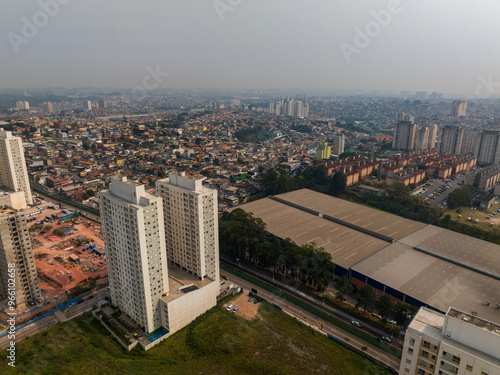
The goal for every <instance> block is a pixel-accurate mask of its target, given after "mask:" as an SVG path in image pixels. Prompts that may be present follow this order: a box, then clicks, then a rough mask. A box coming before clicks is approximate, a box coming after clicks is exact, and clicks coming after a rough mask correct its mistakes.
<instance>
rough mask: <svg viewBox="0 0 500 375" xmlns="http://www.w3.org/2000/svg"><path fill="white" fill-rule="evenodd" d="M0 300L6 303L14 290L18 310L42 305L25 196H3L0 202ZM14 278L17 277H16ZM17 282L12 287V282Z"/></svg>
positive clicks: (9, 193)
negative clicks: (25, 209) (11, 287)
mask: <svg viewBox="0 0 500 375" xmlns="http://www.w3.org/2000/svg"><path fill="white" fill-rule="evenodd" d="M0 200H1V202H0V203H1V205H2V207H3V208H0V296H1V297H2V298H4V299H7V298H8V297H9V295H10V293H9V288H10V286H11V285H13V286H14V293H15V303H16V306H17V309H20V310H23V309H25V308H26V307H27V306H28V305H33V304H34V303H36V302H40V299H41V297H42V295H41V292H40V285H39V282H38V276H37V272H36V267H35V260H34V259H33V253H32V248H31V241H30V235H29V232H28V222H27V220H26V214H25V213H24V211H23V210H22V209H24V208H26V201H25V198H24V195H23V194H22V192H8V191H7V192H2V196H1V198H0ZM12 274H15V276H14V277H13V276H12ZM12 278H15V281H14V282H13V283H10V285H9V279H12Z"/></svg>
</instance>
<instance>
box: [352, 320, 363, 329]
mask: <svg viewBox="0 0 500 375" xmlns="http://www.w3.org/2000/svg"><path fill="white" fill-rule="evenodd" d="M351 324H352V325H353V326H356V327H358V328H361V327H362V325H361V323H360V322H358V321H356V320H353V321H352V322H351Z"/></svg>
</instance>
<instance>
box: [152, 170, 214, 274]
mask: <svg viewBox="0 0 500 375" xmlns="http://www.w3.org/2000/svg"><path fill="white" fill-rule="evenodd" d="M205 179H206V177H201V176H196V177H193V176H186V174H185V173H184V172H181V173H179V174H176V173H170V174H169V177H168V178H166V179H163V180H159V181H157V183H156V190H157V193H158V194H159V196H160V197H161V198H162V199H163V207H164V217H165V241H166V249H167V256H168V260H169V261H170V262H172V263H174V264H176V265H177V266H179V267H181V268H182V269H184V270H185V271H187V272H189V273H191V274H193V275H195V276H196V277H198V278H199V279H200V280H203V279H204V278H205V277H209V278H210V279H212V280H219V261H218V259H219V234H218V230H215V228H218V216H217V191H216V190H214V189H209V188H206V187H205V186H203V180H205Z"/></svg>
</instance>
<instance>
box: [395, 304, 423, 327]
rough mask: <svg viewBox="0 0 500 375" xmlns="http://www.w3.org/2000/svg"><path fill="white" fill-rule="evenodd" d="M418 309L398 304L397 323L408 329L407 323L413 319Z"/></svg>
mask: <svg viewBox="0 0 500 375" xmlns="http://www.w3.org/2000/svg"><path fill="white" fill-rule="evenodd" d="M417 311H418V309H417V308H416V307H415V306H412V305H410V304H408V303H399V302H398V303H396V323H398V324H399V325H402V326H403V327H405V328H406V323H407V322H408V321H409V320H411V319H413V317H414V316H415V314H416V313H417Z"/></svg>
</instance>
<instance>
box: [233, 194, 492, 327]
mask: <svg viewBox="0 0 500 375" xmlns="http://www.w3.org/2000/svg"><path fill="white" fill-rule="evenodd" d="M239 208H242V209H244V210H245V211H247V212H251V213H252V214H253V215H254V216H255V217H258V218H261V219H262V220H263V221H264V222H265V223H266V225H267V230H268V231H269V232H270V233H272V234H274V235H276V236H278V237H280V238H287V237H289V238H291V239H292V240H293V241H295V242H296V243H297V244H304V243H312V242H314V243H315V244H316V245H317V246H321V247H323V248H324V250H325V251H327V252H328V253H330V254H331V255H332V261H333V262H334V263H335V265H336V267H335V270H334V272H335V274H337V275H339V276H342V275H347V276H348V277H349V279H350V282H351V284H354V285H355V286H356V287H357V288H358V289H360V288H361V287H362V286H363V285H365V284H369V285H371V286H373V287H374V288H375V291H376V293H377V294H378V295H382V294H389V295H390V296H392V297H393V299H394V300H395V301H400V302H407V303H410V304H412V305H414V306H417V307H421V306H424V307H429V308H432V309H434V310H436V311H439V312H441V313H446V312H447V311H448V308H449V307H451V306H453V307H454V308H456V309H459V310H461V311H465V312H469V313H471V312H475V313H478V314H479V316H481V317H483V318H484V319H488V320H491V321H493V322H496V323H500V309H498V307H497V305H496V303H500V246H498V245H495V244H492V243H489V242H485V241H482V240H479V239H476V238H472V237H469V236H465V235H462V234H459V233H456V232H452V231H449V230H446V229H442V228H439V227H436V226H433V225H428V224H424V223H420V222H417V221H412V220H408V219H404V218H402V217H399V216H395V215H393V214H390V213H386V212H382V211H379V210H376V209H373V208H369V207H365V206H362V205H359V204H356V203H352V202H349V201H345V200H342V199H338V198H335V197H332V196H329V195H325V194H321V193H318V192H315V191H312V190H308V189H301V190H296V191H292V192H289V193H285V194H280V195H278V196H275V197H268V198H265V199H261V200H258V201H254V202H251V203H247V204H244V205H242V206H240V207H239ZM485 301H491V304H490V305H487V304H486V302H485Z"/></svg>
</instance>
